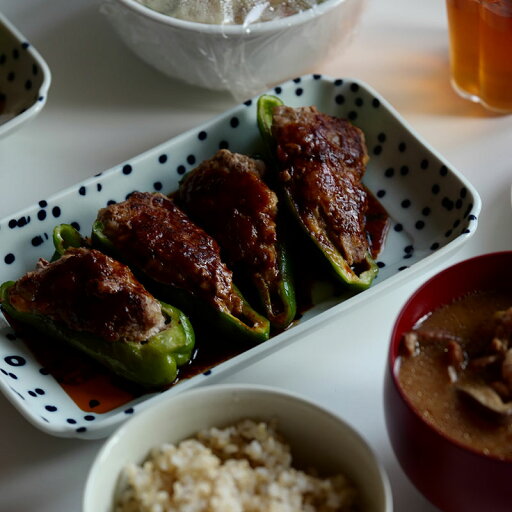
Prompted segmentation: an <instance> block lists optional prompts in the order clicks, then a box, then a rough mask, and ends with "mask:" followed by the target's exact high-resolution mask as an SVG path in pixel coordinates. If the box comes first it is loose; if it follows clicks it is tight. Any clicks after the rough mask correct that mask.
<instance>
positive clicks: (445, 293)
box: [388, 251, 512, 465]
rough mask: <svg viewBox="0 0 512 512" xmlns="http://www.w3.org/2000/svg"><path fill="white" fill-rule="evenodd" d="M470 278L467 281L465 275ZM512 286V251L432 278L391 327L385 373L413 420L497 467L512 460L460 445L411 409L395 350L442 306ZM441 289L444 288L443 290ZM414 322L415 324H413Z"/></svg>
mask: <svg viewBox="0 0 512 512" xmlns="http://www.w3.org/2000/svg"><path fill="white" fill-rule="evenodd" d="M489 262H492V263H493V265H492V266H489V265H488V266H486V267H484V268H483V269H482V267H481V266H482V264H483V263H489ZM507 262H508V267H509V268H508V271H509V274H508V281H507V280H506V279H505V276H504V275H503V274H502V272H503V269H504V265H505V263H507ZM468 271H469V272H470V273H469V276H470V278H469V279H466V277H467V276H466V273H467V272H468ZM498 276H499V277H500V278H502V280H501V281H500V282H499V285H498V286H496V285H495V284H494V285H491V284H490V283H489V278H490V277H498ZM448 283H450V284H451V285H454V287H453V288H451V287H448V286H446V285H447V284H448ZM507 284H508V285H509V287H510V285H511V284H512V251H499V252H492V253H486V254H481V255H479V256H475V257H472V258H469V259H466V260H462V261H460V262H458V263H455V264H454V265H451V266H450V267H447V268H446V269H444V270H442V271H440V272H439V273H437V274H435V275H434V276H432V277H431V278H429V279H428V280H427V281H426V282H425V283H423V284H422V285H421V286H420V287H419V288H418V289H417V290H416V291H415V292H413V294H412V295H411V296H410V297H409V298H408V299H407V301H406V302H405V304H404V305H403V306H402V308H401V309H400V312H399V313H398V316H397V318H396V320H395V323H394V325H393V330H392V332H391V343H390V347H389V354H388V365H389V367H388V370H389V372H390V374H391V377H392V380H393V383H394V385H395V387H396V389H397V391H398V394H399V396H400V397H401V398H402V400H403V401H404V402H405V404H406V405H407V407H408V409H409V410H410V411H411V412H412V413H413V414H414V416H415V417H416V418H417V419H419V420H420V421H421V423H423V425H425V426H426V427H427V428H428V429H430V430H432V431H433V432H435V433H436V434H437V435H438V436H440V437H441V438H443V440H444V441H446V442H447V443H450V444H452V445H454V446H456V447H458V448H460V449H462V450H465V451H467V452H470V453H473V454H475V455H477V456H480V457H484V458H486V459H491V460H493V461H495V462H496V463H502V464H507V465H508V464H510V463H512V457H511V458H507V459H503V458H500V457H497V456H496V455H492V454H485V453H483V452H481V451H479V450H477V449H475V448H472V447H471V446H469V445H466V444H463V443H461V442H459V441H457V440H455V439H453V438H451V437H449V436H448V435H446V434H445V433H444V432H442V431H441V430H439V429H438V428H437V427H435V426H434V425H432V424H431V423H429V422H427V421H426V420H425V419H424V418H423V417H422V416H421V415H420V414H419V413H418V411H417V409H416V408H415V407H414V406H413V404H412V403H411V401H410V400H409V398H408V397H407V395H406V394H405V393H404V392H403V389H402V387H401V386H400V383H399V382H398V378H397V359H398V357H399V353H398V349H399V346H400V342H401V339H402V334H403V333H404V332H407V331H408V330H410V329H411V328H412V327H413V326H414V325H415V324H416V323H417V322H418V321H419V320H421V319H422V318H423V317H424V316H425V315H428V314H429V313H430V312H432V311H433V310H434V309H437V308H439V307H441V306H443V305H445V304H449V303H450V302H452V301H453V300H455V299H457V298H460V297H462V296H464V295H465V294H468V293H471V292H475V291H480V290H489V289H500V288H504V287H506V286H507ZM443 285H444V286H443ZM413 319H414V321H413Z"/></svg>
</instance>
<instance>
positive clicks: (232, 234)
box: [179, 149, 279, 281]
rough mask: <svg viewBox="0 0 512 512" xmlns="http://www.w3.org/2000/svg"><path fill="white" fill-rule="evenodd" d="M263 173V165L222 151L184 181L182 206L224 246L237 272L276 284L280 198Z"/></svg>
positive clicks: (181, 186) (180, 194)
mask: <svg viewBox="0 0 512 512" xmlns="http://www.w3.org/2000/svg"><path fill="white" fill-rule="evenodd" d="M264 172H265V165H264V163H263V162H261V161H258V160H254V159H252V158H249V157H248V156H245V155H240V154H237V153H231V152H230V151H228V150H226V149H222V150H220V151H218V152H217V153H216V154H215V155H214V156H213V158H211V159H209V160H206V161H204V162H203V163H201V165H199V166H198V167H197V168H196V169H194V170H193V171H192V172H190V173H189V174H188V175H187V176H186V177H185V179H184V180H183V181H182V183H181V185H180V189H179V200H180V204H182V205H183V207H184V209H185V211H186V212H187V213H188V214H189V215H190V216H191V218H192V219H194V220H195V221H197V222H198V223H199V224H200V225H201V226H202V227H204V228H205V230H206V231H207V232H208V233H209V234H210V235H212V236H213V237H214V238H215V240H217V241H218V242H219V245H220V246H221V248H222V252H223V254H225V256H226V259H227V261H228V262H229V264H230V265H232V268H234V267H238V266H240V267H241V268H242V270H243V271H246V272H248V273H250V274H251V275H252V276H253V277H256V278H258V276H261V277H262V278H263V279H264V280H265V281H273V280H275V279H277V277H278V276H279V268H278V261H277V248H276V243H277V233H276V217H277V196H276V194H275V193H274V192H273V191H272V190H270V188H269V187H268V186H267V185H266V184H265V183H264V181H263V180H262V176H263V174H264Z"/></svg>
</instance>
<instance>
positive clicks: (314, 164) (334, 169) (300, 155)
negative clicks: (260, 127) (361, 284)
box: [272, 105, 369, 266]
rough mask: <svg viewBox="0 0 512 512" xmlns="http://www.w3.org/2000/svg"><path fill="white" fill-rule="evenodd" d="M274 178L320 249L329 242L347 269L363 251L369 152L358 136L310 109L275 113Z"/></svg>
mask: <svg viewBox="0 0 512 512" xmlns="http://www.w3.org/2000/svg"><path fill="white" fill-rule="evenodd" d="M272 136H273V137H274V138H275V140H276V142H277V148H276V155H277V160H278V163H279V168H280V171H279V178H280V181H281V182H282V184H283V186H284V187H285V189H286V190H288V191H289V195H290V196H291V197H292V198H293V201H294V206H295V208H296V210H297V212H298V214H299V216H300V218H301V220H302V222H303V223H304V225H305V226H306V228H307V229H308V231H309V232H310V233H311V234H312V235H313V236H314V237H315V238H316V240H317V243H318V244H319V245H320V246H321V247H329V246H330V245H331V244H332V245H334V247H335V248H336V249H337V250H338V251H340V253H341V254H342V255H343V257H344V258H345V260H346V261H347V263H348V264H349V265H350V266H353V265H357V264H358V263H361V262H362V261H363V260H364V258H365V256H366V255H367V253H368V250H369V246H368V239H367V234H366V229H365V214H366V211H367V208H368V201H367V194H366V191H365V188H364V187H363V185H362V183H361V179H362V177H363V175H364V172H365V168H366V163H367V161H368V154H367V151H366V145H365V140H364V134H363V132H362V131H361V130H360V129H359V128H357V127H355V126H354V125H352V124H351V123H350V122H349V121H346V120H344V119H339V118H335V117H331V116H328V115H326V114H322V113H320V112H319V111H318V110H317V109H316V108H315V107H301V108H292V107H288V106H284V105H282V106H277V107H275V109H274V114H273V123H272Z"/></svg>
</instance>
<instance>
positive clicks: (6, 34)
mask: <svg viewBox="0 0 512 512" xmlns="http://www.w3.org/2000/svg"><path fill="white" fill-rule="evenodd" d="M2 36H3V37H2V41H1V42H0V103H1V105H0V106H1V108H2V112H3V113H6V114H9V118H8V119H7V121H5V122H4V123H3V124H2V125H0V133H2V132H3V131H7V130H9V129H10V125H11V124H12V123H14V122H24V119H29V118H30V117H32V116H33V115H35V114H37V113H38V112H39V110H40V107H41V104H44V102H45V101H46V94H47V89H48V86H49V76H47V75H46V73H43V72H42V70H43V68H45V65H44V63H43V62H42V61H41V57H40V55H39V54H37V53H36V52H34V50H33V49H32V48H31V46H30V44H29V43H28V42H26V41H21V40H19V39H17V36H16V35H15V34H13V33H11V32H10V31H7V30H4V31H2ZM45 69H46V68H45ZM21 114H24V118H21V117H19V116H20V115H21Z"/></svg>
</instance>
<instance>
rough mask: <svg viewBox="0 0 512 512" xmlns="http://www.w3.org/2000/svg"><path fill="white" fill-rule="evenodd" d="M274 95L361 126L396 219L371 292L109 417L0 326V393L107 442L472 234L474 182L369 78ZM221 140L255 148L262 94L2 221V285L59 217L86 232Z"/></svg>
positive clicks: (61, 428) (374, 187)
mask: <svg viewBox="0 0 512 512" xmlns="http://www.w3.org/2000/svg"><path fill="white" fill-rule="evenodd" d="M269 92H270V93H271V94H275V95H277V96H279V97H281V98H282V99H283V100H284V102H285V103H286V104H288V105H290V106H305V105H316V106H317V107H318V109H319V110H320V111H322V112H325V113H327V114H331V115H335V116H339V117H346V118H348V119H350V120H352V121H353V122H354V124H356V125H358V126H359V127H360V128H361V129H362V130H363V131H364V133H365V136H366V141H367V145H368V152H369V155H370V162H369V165H368V170H367V173H366V175H365V179H364V181H365V183H366V185H367V186H368V188H369V189H370V190H371V191H372V192H373V193H374V194H375V195H376V196H377V197H378V198H379V199H380V201H381V203H382V204H383V205H384V207H385V208H386V209H387V211H388V212H389V214H390V216H391V219H392V225H391V229H390V232H389V236H388V239H387V243H386V245H385V248H384V250H383V252H382V253H381V255H380V256H379V258H378V263H379V266H380V272H379V275H378V277H377V278H376V280H375V282H374V284H373V285H372V287H371V288H370V289H368V290H366V291H364V292H362V293H360V294H359V295H356V296H353V297H350V298H348V299H346V300H344V301H342V299H340V297H327V298H326V299H325V300H322V301H321V302H319V303H318V304H316V306H315V307H313V308H312V309H311V310H309V311H308V313H307V314H306V315H304V316H303V317H302V319H301V320H300V322H298V323H297V324H296V325H295V326H293V327H292V328H291V329H289V330H287V331H286V332H283V333H281V334H279V335H277V336H275V337H273V338H271V339H270V340H269V341H267V342H265V343H263V344H261V345H259V346H257V347H254V348H252V349H250V350H248V351H246V352H244V353H243V354H240V355H238V356H235V357H233V358H232V359H230V360H228V361H226V362H224V363H222V364H219V365H217V366H215V367H214V368H213V369H212V370H211V371H210V372H207V374H199V375H197V376H195V377H192V378H190V379H188V380H184V381H182V382H179V383H178V384H177V385H175V386H174V387H172V388H170V389H169V390H167V391H165V392H163V393H156V394H155V393H152V394H146V395H144V396H142V397H139V398H137V399H134V400H132V401H131V402H129V403H127V404H125V405H123V406H121V407H118V408H117V409H114V410H112V411H109V412H106V413H102V414H98V413H95V412H94V411H93V412H85V411H83V410H82V409H80V408H79V407H77V405H76V404H75V403H74V402H73V400H71V399H70V397H69V396H68V395H67V394H66V393H65V392H64V390H63V389H62V387H61V386H60V385H59V384H58V383H57V381H56V380H55V379H54V378H53V377H52V376H51V375H48V374H47V372H45V371H44V370H43V371H42V372H41V365H40V363H38V361H37V360H35V358H34V357H33V355H32V354H31V352H30V351H29V350H28V349H27V347H26V345H25V344H24V342H23V340H22V339H20V338H18V337H16V336H15V335H14V333H13V331H12V329H11V328H10V327H9V326H8V325H7V324H3V326H2V327H1V329H0V388H1V389H2V391H3V392H4V394H5V395H6V397H7V398H8V399H9V400H10V401H11V402H12V403H13V405H14V406H15V407H16V408H18V410H19V411H20V412H21V413H22V414H23V415H24V416H25V417H26V418H27V419H28V420H29V421H30V422H32V423H33V424H34V425H35V426H36V427H38V428H40V429H41V430H43V431H45V432H47V433H50V434H53V435H57V436H63V437H79V438H84V439H85V438H89V439H92V438H100V437H104V436H106V435H108V434H110V433H111V432H112V430H113V429H114V428H115V427H117V426H118V425H119V424H120V423H121V422H123V421H124V420H125V419H127V418H128V417H130V416H131V415H132V414H133V413H136V412H137V411H140V410H141V409H143V408H144V407H146V406H147V405H148V404H149V403H154V402H155V401H158V400H159V398H161V397H162V396H163V394H166V395H168V394H171V393H179V392H182V391H184V390H186V389H188V388H190V387H192V386H196V385H199V384H206V383H209V382H213V381H214V380H216V379H217V378H219V377H220V376H223V375H227V374H228V373H230V372H233V371H234V370H235V369H237V370H238V369H240V367H241V366H242V365H247V364H249V363H250V362H254V361H256V360H258V359H260V358H262V357H264V356H268V355H269V354H270V353H271V352H273V351H275V350H277V349H278V348H281V347H284V346H286V345H287V344H289V343H293V341H294V340H295V339H297V337H298V336H300V335H301V334H302V333H304V332H305V331H306V330H308V331H309V330H311V329H314V328H315V327H316V326H317V325H319V323H320V322H322V323H324V322H325V321H327V320H329V319H330V318H333V317H339V316H340V315H342V314H349V311H350V309H351V308H354V307H362V306H364V303H365V301H366V300H368V299H369V298H371V297H372V296H375V295H377V294H383V293H386V290H388V289H389V288H390V287H391V286H394V285H396V284H397V283H399V282H400V281H403V280H404V279H408V278H410V277H411V276H412V275H413V274H417V273H419V272H422V271H425V269H426V268H429V267H431V266H432V265H433V264H435V263H436V262H438V261H442V259H443V258H444V257H446V255H447V254H448V253H450V252H452V251H454V250H455V249H457V248H459V247H460V246H461V245H462V244H463V243H464V242H465V241H467V240H468V238H469V237H470V236H472V235H473V233H474V232H475V229H476V227H477V218H478V214H479V212H480V207H481V202H480V198H479V196H478V194H477V192H476V191H475V189H474V188H473V186H472V185H471V184H470V183H468V181H467V180H466V179H465V178H464V177H463V176H462V175H461V174H460V173H459V172H457V171H456V170H455V169H453V168H452V167H451V166H450V165H449V164H448V163H447V162H446V161H445V160H444V159H443V158H442V157H441V156H440V155H439V154H437V153H436V152H435V151H434V150H433V149H432V148H430V147H429V146H428V145H427V144H426V143H425V142H423V141H422V140H421V139H420V138H419V137H418V136H417V135H416V134H415V133H414V132H413V131H412V130H411V128H409V127H408V126H407V124H406V123H405V122H404V121H403V120H402V119H401V117H400V116H399V115H398V114H397V113H396V112H395V110H394V109H393V108H392V107H391V106H390V105H389V104H388V103H387V102H386V101H385V100H384V99H383V98H382V97H380V96H379V95H378V94H377V93H376V92H375V91H373V90H372V89H371V88H369V87H368V86H367V85H365V84H363V83H361V82H358V81H356V80H352V79H336V80H335V79H331V78H327V77H321V76H319V75H311V76H304V77H301V78H297V79H295V80H292V81H289V82H286V83H284V84H282V85H281V86H278V87H276V88H275V89H273V90H272V91H269ZM220 147H228V148H229V149H231V150H232V151H236V152H241V153H247V154H253V153H255V152H258V151H259V149H260V148H261V141H260V137H259V133H258V129H257V125H256V99H253V100H252V101H247V102H245V103H244V104H242V105H239V106H237V107H235V108H233V109H231V110H229V111H228V112H226V113H224V114H222V115H220V116H218V117H216V118H215V119H213V120H211V121H210V122H208V123H205V124H204V125H202V126H199V127H198V128H196V129H193V130H190V131H188V132H186V133H184V134H182V135H180V136H178V137H175V138H174V139H171V140H169V141H167V142H165V143H163V144H161V145H159V146H157V147H155V148H153V149H150V150H149V151H146V152H145V153H143V154H141V155H138V156H135V157H133V158H132V159H130V160H129V161H127V162H123V163H121V164H120V165H118V166H116V167H115V168H113V169H109V170H107V171H105V172H103V173H101V174H99V175H96V176H94V177H92V178H90V179H88V180H86V181H84V182H82V183H79V184H77V185H76V186H74V187H71V188H69V189H67V190H65V191H63V192H61V193H59V194H56V195H55V196H53V197H50V198H48V199H47V200H46V201H42V202H40V203H39V204H37V205H34V206H33V207H31V208H28V209H26V210H24V211H21V212H18V213H16V214H14V215H12V216H10V217H9V218H6V219H4V220H2V221H1V222H0V240H1V243H0V247H1V254H0V282H3V281H7V280H14V279H17V278H18V277H20V276H21V275H22V274H24V273H25V272H27V271H29V270H32V269H33V268H34V266H35V263H36V261H37V259H38V258H39V257H44V258H49V257H50V256H51V254H52V252H53V245H52V240H51V236H52V230H53V228H54V226H55V225H56V224H60V223H76V225H77V226H78V227H79V228H80V229H81V231H82V233H83V234H88V233H89V231H90V227H91V224H92V221H93V220H94V218H95V217H96V213H97V211H98V209H99V208H101V207H103V206H105V205H106V204H107V203H108V202H109V201H122V200H124V199H125V197H126V196H127V195H128V194H129V193H130V192H132V191H134V190H142V191H155V190H156V191H162V192H164V193H170V192H172V191H173V190H175V189H176V188H177V185H178V182H179V180H180V178H181V176H182V174H183V173H184V172H186V171H189V170H190V169H192V168H193V167H195V166H196V165H197V164H198V163H200V162H201V161H202V160H204V159H206V158H209V157H211V156H212V155H213V154H214V153H215V152H216V151H217V150H218V149H219V148H220ZM91 398H93V397H91Z"/></svg>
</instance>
